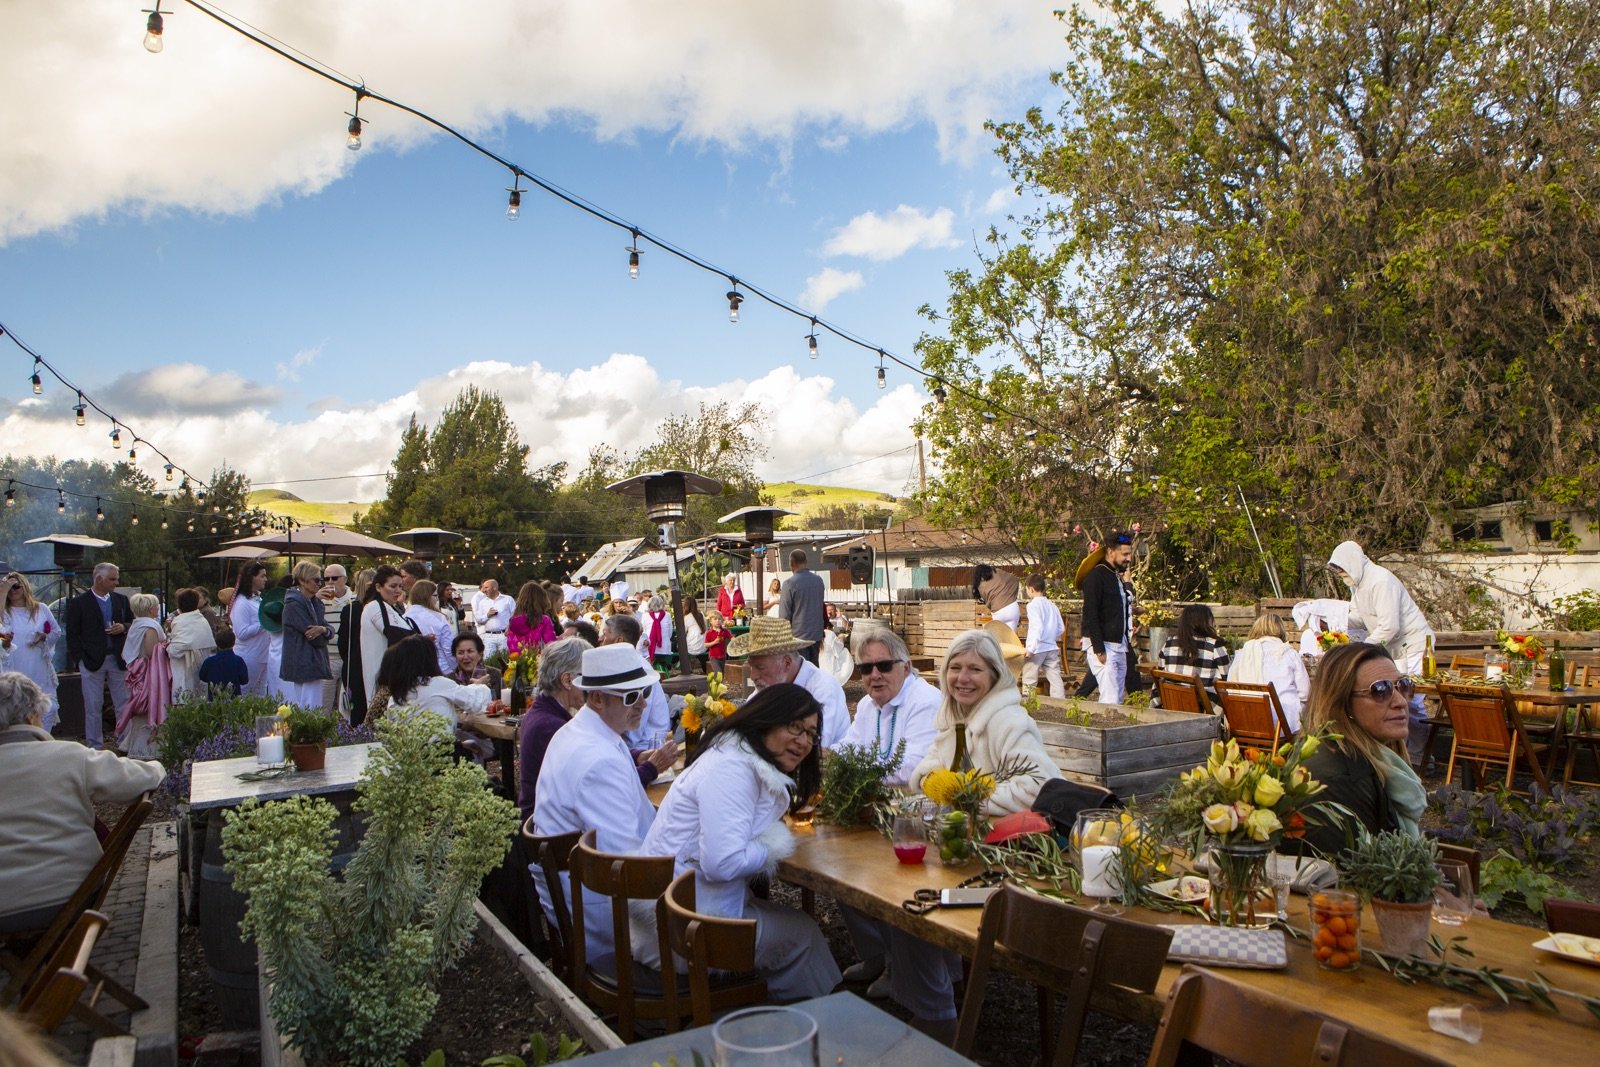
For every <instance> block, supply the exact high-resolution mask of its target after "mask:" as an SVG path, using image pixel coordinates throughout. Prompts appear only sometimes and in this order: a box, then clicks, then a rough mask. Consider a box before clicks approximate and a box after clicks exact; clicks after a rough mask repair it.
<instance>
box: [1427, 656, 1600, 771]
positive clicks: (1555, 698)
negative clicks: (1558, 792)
mask: <svg viewBox="0 0 1600 1067" xmlns="http://www.w3.org/2000/svg"><path fill="white" fill-rule="evenodd" d="M1451 684H1457V685H1471V686H1475V687H1477V688H1481V689H1483V690H1484V691H1485V693H1496V694H1498V693H1500V692H1502V691H1505V692H1509V693H1510V694H1511V699H1512V700H1514V701H1516V702H1517V703H1518V704H1528V705H1532V708H1533V711H1532V712H1531V713H1530V714H1531V716H1532V717H1533V718H1535V719H1537V720H1538V721H1539V722H1541V723H1543V722H1545V721H1551V722H1552V724H1553V727H1554V728H1553V729H1552V730H1551V733H1550V754H1549V756H1548V757H1546V758H1547V765H1546V766H1544V767H1540V766H1539V765H1538V762H1537V761H1535V760H1532V759H1530V760H1529V762H1530V764H1532V766H1533V767H1534V778H1535V779H1537V780H1538V782H1539V785H1540V786H1542V787H1543V788H1544V789H1546V790H1548V789H1549V788H1550V780H1551V779H1552V778H1553V777H1554V775H1555V773H1556V762H1557V760H1559V759H1560V758H1561V750H1562V742H1563V741H1565V740H1566V736H1567V716H1566V713H1565V711H1566V709H1567V708H1575V707H1578V706H1580V705H1583V704H1600V687H1596V686H1573V687H1572V688H1570V689H1565V690H1561V691H1559V692H1551V690H1550V687H1549V686H1548V685H1546V686H1542V687H1541V686H1539V685H1537V684H1535V685H1532V686H1529V687H1527V688H1522V689H1512V688H1511V687H1509V686H1501V685H1494V684H1491V683H1487V682H1486V683H1483V684H1482V685H1478V683H1477V682H1475V681H1470V680H1469V681H1462V682H1456V683H1451ZM1417 692H1419V693H1421V694H1423V695H1424V696H1430V697H1435V698H1437V697H1438V695H1439V685H1438V680H1434V681H1424V680H1422V679H1420V678H1419V679H1417ZM1545 709H1549V710H1548V712H1546V711H1545ZM1427 723H1428V728H1429V729H1428V741H1427V745H1428V749H1429V754H1430V755H1431V754H1432V748H1433V736H1434V733H1435V732H1436V731H1437V730H1438V728H1439V727H1441V726H1448V725H1450V720H1449V718H1448V717H1447V716H1444V715H1443V714H1442V713H1441V714H1440V715H1438V716H1435V717H1430V718H1429V719H1428V720H1427Z"/></svg>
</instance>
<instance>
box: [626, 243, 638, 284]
mask: <svg viewBox="0 0 1600 1067" xmlns="http://www.w3.org/2000/svg"><path fill="white" fill-rule="evenodd" d="M627 253H628V277H629V278H632V279H633V280H634V281H638V280H639V231H638V230H634V231H633V243H632V244H630V245H629V246H628V248H627Z"/></svg>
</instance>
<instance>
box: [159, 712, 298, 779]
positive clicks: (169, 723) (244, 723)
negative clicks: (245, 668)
mask: <svg viewBox="0 0 1600 1067" xmlns="http://www.w3.org/2000/svg"><path fill="white" fill-rule="evenodd" d="M279 703H280V701H278V700H274V699H273V698H271V697H256V696H218V697H213V698H209V699H204V700H190V701H184V702H182V703H178V704H174V705H172V707H170V708H168V709H167V718H166V721H165V722H163V723H162V724H161V725H159V726H157V727H156V728H155V743H156V747H157V749H158V751H159V752H160V754H161V763H162V764H163V765H164V766H166V767H173V768H176V767H180V766H182V765H183V762H184V760H188V759H193V758H194V750H195V748H196V747H197V746H198V745H199V744H200V743H201V742H202V741H205V740H207V739H208V738H214V737H217V736H218V735H220V734H221V733H222V732H223V731H224V730H225V729H227V728H228V727H237V728H248V729H249V730H250V731H251V744H254V743H255V735H254V731H255V725H256V716H258V715H275V714H277V711H278V705H279ZM208 758H211V759H217V758H220V757H215V756H212V757H208Z"/></svg>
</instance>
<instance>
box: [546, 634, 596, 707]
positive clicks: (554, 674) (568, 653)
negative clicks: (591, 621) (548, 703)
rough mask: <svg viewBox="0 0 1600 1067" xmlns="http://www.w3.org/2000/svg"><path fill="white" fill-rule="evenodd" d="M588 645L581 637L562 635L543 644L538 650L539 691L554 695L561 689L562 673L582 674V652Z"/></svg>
mask: <svg viewBox="0 0 1600 1067" xmlns="http://www.w3.org/2000/svg"><path fill="white" fill-rule="evenodd" d="M588 647H589V642H587V641H585V640H584V639H583V638H581V637H564V638H562V639H561V640H559V641H552V642H550V643H549V644H548V645H545V646H544V648H543V649H541V650H540V651H539V681H538V688H539V692H541V693H548V694H550V695H551V696H554V695H555V694H557V693H559V692H560V691H561V676H562V675H563V674H582V673H583V669H582V668H583V652H584V649H586V648H588Z"/></svg>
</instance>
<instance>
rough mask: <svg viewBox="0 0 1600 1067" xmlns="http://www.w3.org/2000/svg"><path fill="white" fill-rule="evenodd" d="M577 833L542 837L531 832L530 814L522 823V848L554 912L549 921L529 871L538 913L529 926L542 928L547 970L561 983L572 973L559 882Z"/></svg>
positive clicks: (564, 899) (564, 897)
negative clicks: (547, 956) (541, 879)
mask: <svg viewBox="0 0 1600 1067" xmlns="http://www.w3.org/2000/svg"><path fill="white" fill-rule="evenodd" d="M579 836H580V835H579V833H578V831H576V830H573V831H572V832H570V833H565V834H550V835H549V836H544V837H541V836H540V835H539V834H536V833H534V832H533V816H532V815H530V816H528V818H527V821H526V822H524V823H523V824H522V841H523V847H524V848H525V850H526V851H527V856H528V862H529V864H530V865H531V866H533V867H537V868H538V869H539V871H540V873H541V874H542V875H543V876H544V885H545V888H546V889H547V890H549V892H550V910H551V911H553V912H555V920H554V921H553V922H552V921H551V917H550V915H549V914H548V913H547V912H546V911H545V910H544V908H543V907H542V906H540V904H539V894H538V892H537V891H536V890H535V889H534V886H533V885H532V881H533V880H534V879H536V878H538V877H539V875H538V874H534V873H533V872H532V871H531V870H530V871H529V872H528V875H529V882H530V884H529V886H528V893H529V895H530V905H531V906H532V909H533V910H534V911H537V912H538V913H539V914H538V915H537V916H536V917H535V916H530V917H529V919H530V922H529V928H530V929H534V930H543V931H544V940H545V944H547V945H549V946H550V969H551V970H552V971H554V972H555V973H556V977H557V978H560V979H561V980H562V981H563V982H565V981H568V980H569V979H570V978H571V975H572V912H571V911H570V910H568V908H567V891H566V887H565V885H564V884H563V883H562V881H561V876H562V875H563V874H565V873H567V871H568V869H569V867H570V860H571V858H572V850H573V849H574V848H575V847H577V844H578V837H579Z"/></svg>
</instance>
